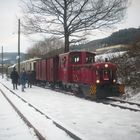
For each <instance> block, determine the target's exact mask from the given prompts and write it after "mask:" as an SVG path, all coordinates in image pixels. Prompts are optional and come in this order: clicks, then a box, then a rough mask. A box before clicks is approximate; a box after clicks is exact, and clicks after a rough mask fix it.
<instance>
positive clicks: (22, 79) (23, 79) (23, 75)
mask: <svg viewBox="0 0 140 140" xmlns="http://www.w3.org/2000/svg"><path fill="white" fill-rule="evenodd" d="M26 81H27V74H26V71H25V69H24V68H23V69H22V72H21V73H20V84H21V91H22V92H24V91H25V90H24V89H25V84H26Z"/></svg>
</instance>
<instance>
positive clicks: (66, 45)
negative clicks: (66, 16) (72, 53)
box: [65, 34, 69, 53]
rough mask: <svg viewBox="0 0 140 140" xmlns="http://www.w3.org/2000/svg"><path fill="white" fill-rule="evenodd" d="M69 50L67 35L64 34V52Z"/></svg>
mask: <svg viewBox="0 0 140 140" xmlns="http://www.w3.org/2000/svg"><path fill="white" fill-rule="evenodd" d="M66 52H69V36H68V35H67V34H65V53H66Z"/></svg>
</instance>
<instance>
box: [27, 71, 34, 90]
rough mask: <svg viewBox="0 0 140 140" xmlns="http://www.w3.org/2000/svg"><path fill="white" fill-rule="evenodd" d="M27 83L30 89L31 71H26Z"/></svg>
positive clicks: (31, 81)
mask: <svg viewBox="0 0 140 140" xmlns="http://www.w3.org/2000/svg"><path fill="white" fill-rule="evenodd" d="M27 81H28V87H30V88H31V87H32V84H33V73H32V72H31V71H28V73H27Z"/></svg>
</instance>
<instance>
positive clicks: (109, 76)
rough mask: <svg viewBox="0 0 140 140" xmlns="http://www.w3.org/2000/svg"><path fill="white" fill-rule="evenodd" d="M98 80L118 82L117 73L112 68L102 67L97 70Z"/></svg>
mask: <svg viewBox="0 0 140 140" xmlns="http://www.w3.org/2000/svg"><path fill="white" fill-rule="evenodd" d="M96 75H98V80H99V81H100V82H103V83H109V82H116V74H115V71H113V70H112V69H101V70H100V71H97V72H96Z"/></svg>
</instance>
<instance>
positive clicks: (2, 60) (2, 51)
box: [1, 46, 3, 79]
mask: <svg viewBox="0 0 140 140" xmlns="http://www.w3.org/2000/svg"><path fill="white" fill-rule="evenodd" d="M1 66H2V79H3V46H2V49H1Z"/></svg>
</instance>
